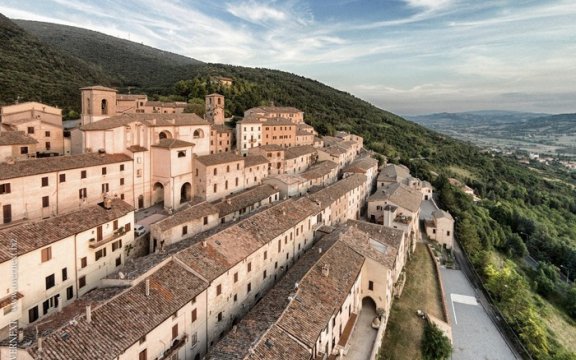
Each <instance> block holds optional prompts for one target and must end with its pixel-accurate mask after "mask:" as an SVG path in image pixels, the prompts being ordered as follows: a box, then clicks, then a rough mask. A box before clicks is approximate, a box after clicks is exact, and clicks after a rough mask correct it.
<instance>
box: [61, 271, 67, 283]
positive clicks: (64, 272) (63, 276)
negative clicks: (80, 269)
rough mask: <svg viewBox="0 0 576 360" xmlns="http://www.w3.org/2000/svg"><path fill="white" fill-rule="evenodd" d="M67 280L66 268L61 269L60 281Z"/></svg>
mask: <svg viewBox="0 0 576 360" xmlns="http://www.w3.org/2000/svg"><path fill="white" fill-rule="evenodd" d="M66 280H68V268H64V269H62V281H63V282H64V281H66Z"/></svg>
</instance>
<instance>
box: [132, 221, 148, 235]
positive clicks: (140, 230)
mask: <svg viewBox="0 0 576 360" xmlns="http://www.w3.org/2000/svg"><path fill="white" fill-rule="evenodd" d="M144 234H146V228H145V227H144V225H142V224H136V225H134V235H135V236H142V235H144Z"/></svg>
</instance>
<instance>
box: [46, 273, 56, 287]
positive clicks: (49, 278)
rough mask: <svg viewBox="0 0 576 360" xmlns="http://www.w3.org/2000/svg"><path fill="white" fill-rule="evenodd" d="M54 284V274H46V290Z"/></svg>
mask: <svg viewBox="0 0 576 360" xmlns="http://www.w3.org/2000/svg"><path fill="white" fill-rule="evenodd" d="M54 285H56V278H55V277H54V274H52V275H48V276H46V290H48V289H51V288H53V287H54Z"/></svg>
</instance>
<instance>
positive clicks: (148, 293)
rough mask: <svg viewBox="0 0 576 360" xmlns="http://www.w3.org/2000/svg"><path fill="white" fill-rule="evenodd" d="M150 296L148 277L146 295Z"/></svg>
mask: <svg viewBox="0 0 576 360" xmlns="http://www.w3.org/2000/svg"><path fill="white" fill-rule="evenodd" d="M148 296H150V279H146V297H148Z"/></svg>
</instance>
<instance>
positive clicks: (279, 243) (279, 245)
mask: <svg viewBox="0 0 576 360" xmlns="http://www.w3.org/2000/svg"><path fill="white" fill-rule="evenodd" d="M280 251H282V240H278V252H280Z"/></svg>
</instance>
